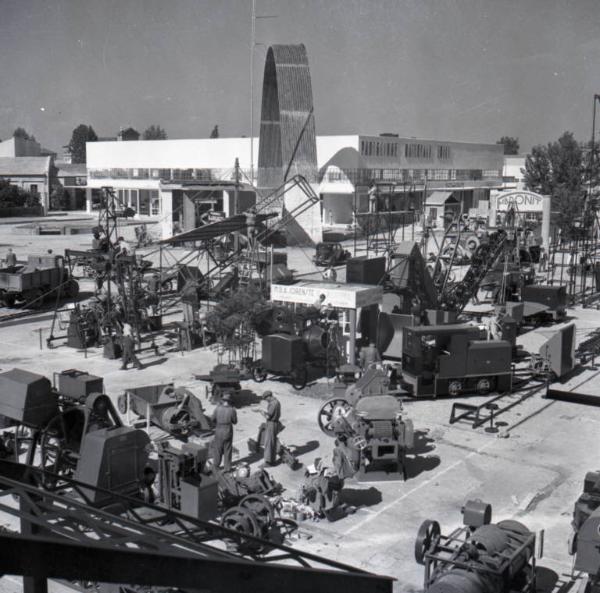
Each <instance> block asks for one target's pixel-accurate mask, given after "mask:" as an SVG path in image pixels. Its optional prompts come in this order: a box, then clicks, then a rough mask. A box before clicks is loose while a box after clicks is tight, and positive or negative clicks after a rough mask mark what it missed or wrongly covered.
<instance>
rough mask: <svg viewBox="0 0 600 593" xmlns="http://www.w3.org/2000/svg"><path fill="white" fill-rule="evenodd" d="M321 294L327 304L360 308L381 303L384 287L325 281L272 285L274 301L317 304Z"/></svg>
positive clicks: (341, 307) (343, 307)
mask: <svg viewBox="0 0 600 593" xmlns="http://www.w3.org/2000/svg"><path fill="white" fill-rule="evenodd" d="M321 295H325V299H324V301H323V302H324V303H325V304H326V305H331V306H332V307H338V308H340V309H358V308H360V307H367V306H368V305H375V304H378V303H380V302H381V301H382V298H383V288H382V287H381V286H362V285H360V286H358V285H351V284H333V283H325V282H314V283H309V282H300V283H299V284H285V285H283V284H272V285H271V300H272V301H280V302H283V303H298V304H303V305H315V304H316V303H317V302H319V301H320V296H321Z"/></svg>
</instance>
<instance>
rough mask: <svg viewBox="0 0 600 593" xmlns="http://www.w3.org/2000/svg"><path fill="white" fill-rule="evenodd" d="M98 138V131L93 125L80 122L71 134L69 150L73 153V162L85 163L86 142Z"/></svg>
mask: <svg viewBox="0 0 600 593" xmlns="http://www.w3.org/2000/svg"><path fill="white" fill-rule="evenodd" d="M97 140H98V136H96V132H94V128H92V126H86V125H85V124H79V125H78V126H77V127H76V128H75V129H74V130H73V134H71V140H70V142H69V152H70V153H71V159H72V160H73V162H74V163H85V162H86V158H87V155H86V152H85V143H86V142H96V141H97Z"/></svg>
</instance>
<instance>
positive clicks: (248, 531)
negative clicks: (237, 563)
mask: <svg viewBox="0 0 600 593" xmlns="http://www.w3.org/2000/svg"><path fill="white" fill-rule="evenodd" d="M221 525H222V526H223V527H225V528H226V529H230V530H231V531H236V532H237V533H239V534H240V535H251V536H253V537H260V534H261V529H260V526H259V524H258V521H257V520H256V518H255V516H254V514H253V513H252V511H249V510H248V509H243V508H241V507H239V506H238V507H233V508H231V509H229V510H228V511H226V512H225V513H223V516H222V517H221ZM227 539H228V540H229V542H230V543H231V545H232V546H233V547H235V548H237V549H238V550H239V549H240V548H244V547H250V546H251V547H256V543H255V542H251V541H248V540H245V539H244V538H243V537H238V538H234V537H232V538H231V539H230V538H227Z"/></svg>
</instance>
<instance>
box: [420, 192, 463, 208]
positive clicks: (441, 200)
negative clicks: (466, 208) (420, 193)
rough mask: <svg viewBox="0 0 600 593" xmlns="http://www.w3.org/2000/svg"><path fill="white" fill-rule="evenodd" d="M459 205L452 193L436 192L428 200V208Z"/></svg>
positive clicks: (426, 201)
mask: <svg viewBox="0 0 600 593" xmlns="http://www.w3.org/2000/svg"><path fill="white" fill-rule="evenodd" d="M448 203H450V204H458V200H457V199H456V198H455V197H454V196H453V195H452V192H451V191H434V192H433V193H432V194H431V195H430V196H429V197H428V198H427V199H426V200H425V205H426V206H445V205H446V204H448Z"/></svg>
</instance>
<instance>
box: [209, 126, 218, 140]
mask: <svg viewBox="0 0 600 593" xmlns="http://www.w3.org/2000/svg"><path fill="white" fill-rule="evenodd" d="M210 137H211V138H218V137H219V126H217V125H215V127H214V128H213V129H212V132H211V133H210Z"/></svg>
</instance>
